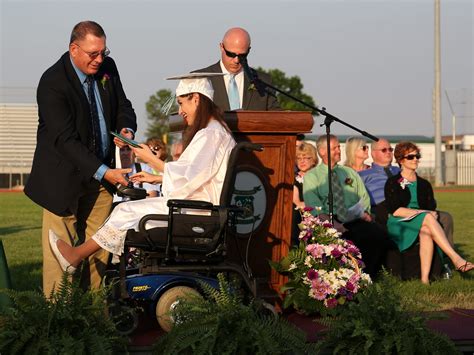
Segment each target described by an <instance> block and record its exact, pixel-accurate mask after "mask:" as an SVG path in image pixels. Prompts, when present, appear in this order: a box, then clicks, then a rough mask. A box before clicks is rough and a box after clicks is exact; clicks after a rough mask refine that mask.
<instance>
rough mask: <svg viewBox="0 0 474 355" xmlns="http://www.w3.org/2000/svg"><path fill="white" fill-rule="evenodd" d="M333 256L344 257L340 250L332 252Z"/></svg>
mask: <svg viewBox="0 0 474 355" xmlns="http://www.w3.org/2000/svg"><path fill="white" fill-rule="evenodd" d="M331 255H332V256H334V257H335V258H339V257H340V256H341V255H342V253H341V251H340V250H338V249H333V250H332V251H331Z"/></svg>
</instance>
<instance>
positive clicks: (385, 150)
mask: <svg viewBox="0 0 474 355" xmlns="http://www.w3.org/2000/svg"><path fill="white" fill-rule="evenodd" d="M376 150H380V151H381V152H382V153H387V152H390V153H392V152H393V148H392V147H390V148H382V149H376Z"/></svg>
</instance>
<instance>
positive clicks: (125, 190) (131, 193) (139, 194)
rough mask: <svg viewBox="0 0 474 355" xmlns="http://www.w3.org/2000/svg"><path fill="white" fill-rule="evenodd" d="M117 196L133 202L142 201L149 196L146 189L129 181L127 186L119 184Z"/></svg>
mask: <svg viewBox="0 0 474 355" xmlns="http://www.w3.org/2000/svg"><path fill="white" fill-rule="evenodd" d="M116 187H117V195H119V196H120V197H128V198H130V199H131V200H142V199H144V198H146V197H147V196H148V194H147V192H146V190H145V189H142V188H139V187H135V186H133V182H131V181H129V182H128V184H127V186H124V185H121V184H118V185H116Z"/></svg>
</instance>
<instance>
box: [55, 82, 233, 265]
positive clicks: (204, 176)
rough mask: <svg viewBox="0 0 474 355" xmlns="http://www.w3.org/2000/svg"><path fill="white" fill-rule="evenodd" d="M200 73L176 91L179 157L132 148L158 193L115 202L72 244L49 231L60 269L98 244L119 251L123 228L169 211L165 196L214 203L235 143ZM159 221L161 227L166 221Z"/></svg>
mask: <svg viewBox="0 0 474 355" xmlns="http://www.w3.org/2000/svg"><path fill="white" fill-rule="evenodd" d="M202 75H203V76H202V77H198V78H196V77H191V78H182V80H181V81H180V82H179V84H178V87H177V89H176V97H177V102H178V105H179V114H180V115H181V116H182V117H183V119H184V123H185V131H184V133H183V145H184V151H183V153H182V155H181V157H180V158H179V159H178V160H177V161H174V162H167V163H165V162H164V161H162V160H160V159H159V158H157V156H155V155H154V154H152V152H151V151H150V149H149V148H148V147H147V146H146V145H141V147H142V148H141V149H140V148H134V151H135V154H136V155H137V156H138V157H140V158H141V159H143V160H144V161H146V162H147V163H148V164H150V165H152V166H153V168H154V169H155V170H157V171H160V172H163V183H162V193H163V196H162V197H154V198H148V199H144V200H138V201H129V202H125V203H122V204H119V205H118V206H117V207H116V208H115V209H114V210H113V211H112V213H111V215H110V216H109V218H108V220H107V221H106V223H105V224H104V225H103V226H102V227H101V228H100V229H99V230H98V231H97V233H96V234H95V235H94V236H93V237H92V238H91V239H90V240H88V241H86V242H85V243H83V244H81V245H79V246H77V247H72V246H71V245H69V244H68V243H66V242H65V241H64V240H63V239H62V236H57V235H56V234H55V232H54V231H53V230H50V231H49V241H50V245H51V249H52V250H53V252H54V254H55V256H56V258H57V259H58V262H59V263H60V265H61V267H62V268H63V270H65V271H67V272H68V273H74V272H75V270H76V268H77V267H78V265H79V264H80V263H81V262H82V260H83V259H85V258H87V257H88V256H90V255H92V254H93V253H95V252H96V251H98V250H99V249H101V248H102V249H105V250H107V251H109V252H111V253H113V254H117V255H120V254H121V253H122V252H123V249H124V242H125V236H126V233H127V230H128V229H135V230H137V228H138V222H139V220H140V218H141V217H143V216H144V215H147V214H168V207H167V201H168V200H169V199H188V200H201V201H209V202H211V203H213V204H218V203H219V197H220V194H221V190H222V185H223V182H224V177H225V174H226V170H227V164H228V160H229V155H230V153H231V150H232V148H233V147H234V146H235V144H236V143H235V141H234V138H233V137H232V135H231V133H230V130H229V128H228V127H227V125H226V124H225V122H224V119H223V113H222V110H221V109H220V108H219V107H218V106H216V105H215V104H214V102H213V101H212V98H213V93H214V91H213V89H212V85H211V82H210V81H209V80H208V79H207V78H206V77H205V76H207V74H205V73H202ZM148 175H150V174H148ZM134 179H135V180H139V181H150V180H152V179H153V175H150V176H145V174H137V175H136V176H135V177H134ZM154 223H160V222H154ZM161 223H165V225H166V222H161ZM154 226H157V225H156V224H155V225H154ZM158 226H159V225H158ZM64 237H65V236H64Z"/></svg>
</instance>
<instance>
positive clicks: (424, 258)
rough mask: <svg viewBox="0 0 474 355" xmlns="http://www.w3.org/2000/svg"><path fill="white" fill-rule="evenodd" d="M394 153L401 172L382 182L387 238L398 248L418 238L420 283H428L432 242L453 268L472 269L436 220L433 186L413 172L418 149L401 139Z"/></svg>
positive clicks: (402, 248) (418, 155)
mask: <svg viewBox="0 0 474 355" xmlns="http://www.w3.org/2000/svg"><path fill="white" fill-rule="evenodd" d="M394 155H395V159H396V161H397V163H398V165H400V168H401V172H400V173H399V174H397V175H396V176H392V177H390V178H389V179H388V180H387V182H386V184H385V202H386V205H387V208H388V212H389V213H390V215H389V217H388V221H387V229H388V233H389V236H390V238H391V239H392V240H393V241H394V242H395V243H396V244H397V246H398V248H399V249H400V251H404V250H406V249H408V248H409V247H411V246H412V245H413V244H415V243H416V242H417V241H419V243H420V265H421V282H423V283H429V274H430V268H431V262H432V259H433V252H434V248H435V246H438V247H439V248H440V249H441V250H442V251H443V252H444V253H445V254H446V255H447V256H448V257H449V259H451V261H452V263H453V265H454V266H455V268H456V270H458V271H460V272H467V271H469V270H472V269H474V264H472V263H470V262H468V261H466V260H464V259H463V258H462V257H461V256H460V255H459V254H458V253H456V251H455V250H454V249H453V248H452V247H451V244H449V242H448V239H447V238H446V235H445V233H444V231H443V228H442V227H441V225H440V224H439V222H438V213H437V212H436V211H435V210H436V201H435V199H434V194H433V188H432V187H431V184H430V183H429V182H428V181H427V180H425V179H423V178H421V177H419V176H418V175H417V174H416V169H417V168H418V163H419V159H420V158H421V155H420V149H419V148H418V147H417V146H416V145H415V144H413V143H411V142H400V143H399V144H397V146H396V147H395V153H394Z"/></svg>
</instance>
